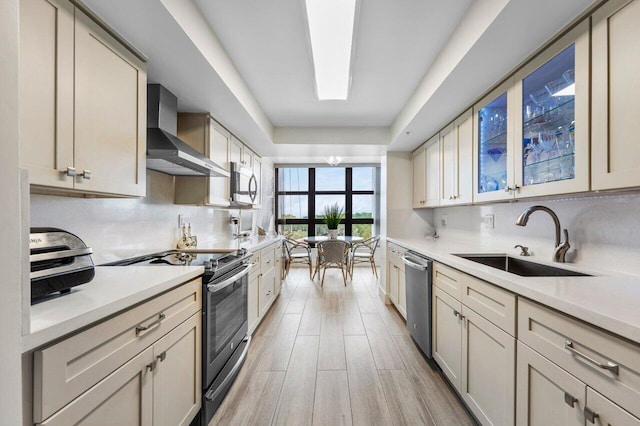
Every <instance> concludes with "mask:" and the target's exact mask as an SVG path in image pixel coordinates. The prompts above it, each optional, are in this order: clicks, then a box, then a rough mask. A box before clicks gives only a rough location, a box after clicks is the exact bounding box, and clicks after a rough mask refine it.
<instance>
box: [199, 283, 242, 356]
mask: <svg viewBox="0 0 640 426" xmlns="http://www.w3.org/2000/svg"><path fill="white" fill-rule="evenodd" d="M207 299H208V300H207V309H208V312H207V316H206V317H207V327H206V330H207V338H208V339H207V342H206V345H207V347H206V348H205V350H206V351H207V355H208V356H207V358H208V361H209V363H213V362H214V361H215V360H216V358H217V356H218V355H219V354H220V353H221V352H222V351H223V350H224V349H225V348H226V347H227V346H228V345H229V344H230V343H231V340H232V338H233V337H234V336H235V335H236V333H237V332H238V330H240V329H241V328H242V327H243V326H245V323H246V322H247V276H244V277H242V278H241V279H239V280H238V281H236V282H235V283H233V284H232V285H229V286H227V287H225V288H224V289H222V290H219V291H217V292H215V293H212V292H207Z"/></svg>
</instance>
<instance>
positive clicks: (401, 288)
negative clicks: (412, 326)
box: [398, 268, 407, 319]
mask: <svg viewBox="0 0 640 426" xmlns="http://www.w3.org/2000/svg"><path fill="white" fill-rule="evenodd" d="M404 280H405V275H404V269H403V268H398V311H400V313H401V314H402V316H403V317H404V319H407V289H406V284H405V281H404Z"/></svg>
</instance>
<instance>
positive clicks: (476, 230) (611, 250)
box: [433, 193, 640, 275]
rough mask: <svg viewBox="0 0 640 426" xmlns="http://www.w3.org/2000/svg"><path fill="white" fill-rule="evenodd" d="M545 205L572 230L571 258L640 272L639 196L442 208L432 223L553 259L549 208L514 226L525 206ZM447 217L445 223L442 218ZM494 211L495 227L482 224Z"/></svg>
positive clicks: (443, 231)
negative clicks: (515, 246) (526, 221)
mask: <svg viewBox="0 0 640 426" xmlns="http://www.w3.org/2000/svg"><path fill="white" fill-rule="evenodd" d="M533 205H544V206H547V207H549V208H551V209H552V210H553V211H554V212H555V213H556V214H557V215H558V218H559V219H560V225H561V226H562V228H566V229H567V230H568V231H569V242H570V244H571V249H570V250H569V252H568V253H567V260H568V261H570V262H573V263H576V264H578V265H581V266H583V267H585V268H590V269H594V270H602V271H609V272H616V273H620V274H632V275H640V219H638V217H639V216H638V211H640V194H638V193H630V194H611V195H596V196H589V197H582V198H566V199H555V200H537V201H524V202H522V201H519V202H513V203H498V204H487V205H476V206H460V207H446V208H438V209H436V210H435V211H434V218H433V221H434V225H435V226H436V228H437V230H438V233H439V234H440V235H441V237H442V238H457V239H468V240H469V241H470V243H472V242H473V241H474V240H477V239H478V238H480V239H482V241H483V242H485V241H487V239H489V240H490V243H491V245H492V246H495V247H497V248H501V249H502V250H503V251H505V252H507V253H510V254H514V255H517V254H518V253H519V250H517V249H514V248H513V246H514V245H515V244H522V245H525V246H528V247H529V248H530V250H531V251H532V252H533V253H534V256H535V257H534V258H537V259H540V260H545V261H547V260H551V256H552V253H553V248H554V239H555V228H554V224H553V221H552V219H551V217H550V216H549V215H548V214H547V213H545V212H535V213H533V214H532V215H531V216H530V217H529V221H528V223H527V226H525V227H521V226H517V225H516V224H515V221H516V218H517V217H518V215H520V213H522V212H523V211H524V210H525V209H526V208H528V207H531V206H533ZM444 215H446V222H447V225H446V226H443V224H442V219H443V216H444ZM485 215H493V217H494V227H493V228H490V227H488V226H487V225H485V224H484V223H483V218H484V217H485Z"/></svg>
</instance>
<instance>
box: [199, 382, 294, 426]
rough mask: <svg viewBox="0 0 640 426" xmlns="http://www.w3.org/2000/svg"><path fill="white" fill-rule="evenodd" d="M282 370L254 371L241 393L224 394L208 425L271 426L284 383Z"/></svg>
mask: <svg viewBox="0 0 640 426" xmlns="http://www.w3.org/2000/svg"><path fill="white" fill-rule="evenodd" d="M284 376H285V372H284V371H257V372H254V373H253V374H252V375H251V380H249V382H248V383H247V384H246V385H245V386H242V389H241V391H240V392H238V393H236V395H233V396H234V398H233V399H231V401H230V402H229V403H227V400H229V398H230V397H232V395H231V394H229V395H227V397H226V398H225V400H224V402H223V405H222V406H220V408H219V409H218V411H216V413H215V415H214V416H213V418H212V419H211V421H210V422H209V425H211V426H214V425H247V426H249V425H251V426H253V425H256V426H257V425H264V426H267V425H270V424H271V420H272V418H273V414H274V412H275V407H276V402H277V400H278V395H279V394H280V389H281V387H282V383H283V381H284Z"/></svg>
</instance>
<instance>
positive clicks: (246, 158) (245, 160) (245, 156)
mask: <svg viewBox="0 0 640 426" xmlns="http://www.w3.org/2000/svg"><path fill="white" fill-rule="evenodd" d="M254 157H255V154H254V153H253V151H251V150H250V149H249V148H247V146H246V145H244V146H243V147H242V164H244V165H245V166H246V167H249V168H250V169H252V168H253V159H254Z"/></svg>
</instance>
